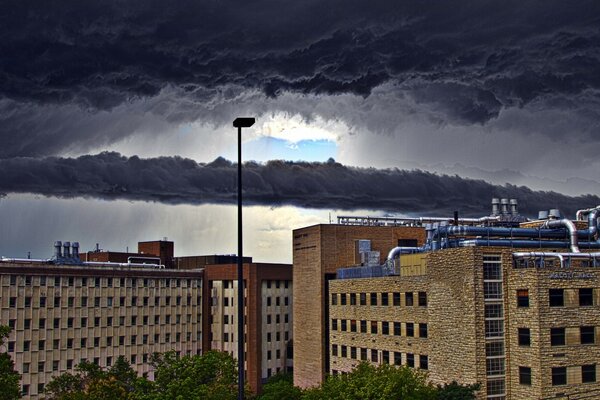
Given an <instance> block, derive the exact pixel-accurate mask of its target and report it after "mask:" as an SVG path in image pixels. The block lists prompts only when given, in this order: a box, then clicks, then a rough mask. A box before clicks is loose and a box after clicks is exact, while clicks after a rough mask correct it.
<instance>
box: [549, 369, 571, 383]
mask: <svg viewBox="0 0 600 400" xmlns="http://www.w3.org/2000/svg"><path fill="white" fill-rule="evenodd" d="M566 384H567V367H554V368H552V386H557V385H566Z"/></svg>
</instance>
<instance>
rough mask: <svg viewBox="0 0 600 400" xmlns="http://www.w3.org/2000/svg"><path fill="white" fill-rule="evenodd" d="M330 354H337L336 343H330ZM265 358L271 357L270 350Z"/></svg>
mask: <svg viewBox="0 0 600 400" xmlns="http://www.w3.org/2000/svg"><path fill="white" fill-rule="evenodd" d="M331 355H332V356H335V357H337V355H338V345H337V344H332V345H331ZM267 359H269V360H270V359H271V351H269V352H268V353H267Z"/></svg>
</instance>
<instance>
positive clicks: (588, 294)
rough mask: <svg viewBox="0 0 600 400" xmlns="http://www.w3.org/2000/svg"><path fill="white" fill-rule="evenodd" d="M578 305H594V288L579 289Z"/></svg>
mask: <svg viewBox="0 0 600 400" xmlns="http://www.w3.org/2000/svg"><path fill="white" fill-rule="evenodd" d="M579 305H580V306H581V307H586V306H593V305H594V289H591V288H587V289H583V288H582V289H579Z"/></svg>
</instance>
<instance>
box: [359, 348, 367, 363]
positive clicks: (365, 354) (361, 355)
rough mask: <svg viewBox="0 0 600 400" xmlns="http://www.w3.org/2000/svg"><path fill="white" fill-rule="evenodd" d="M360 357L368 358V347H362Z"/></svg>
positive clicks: (362, 358) (364, 359)
mask: <svg viewBox="0 0 600 400" xmlns="http://www.w3.org/2000/svg"><path fill="white" fill-rule="evenodd" d="M360 359H361V360H363V361H366V360H367V349H360Z"/></svg>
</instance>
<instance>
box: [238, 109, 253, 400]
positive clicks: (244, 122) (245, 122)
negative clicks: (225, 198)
mask: <svg viewBox="0 0 600 400" xmlns="http://www.w3.org/2000/svg"><path fill="white" fill-rule="evenodd" d="M255 121H256V120H255V119H254V118H236V119H235V120H234V121H233V126H234V127H235V128H238V165H237V186H238V187H237V191H238V192H237V201H238V207H237V208H238V256H237V281H238V293H237V294H238V296H237V297H238V299H237V300H238V306H237V313H238V315H237V317H238V318H237V322H238V400H243V399H244V261H243V257H244V256H243V252H242V128H250V127H251V126H252V125H254V122H255Z"/></svg>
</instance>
